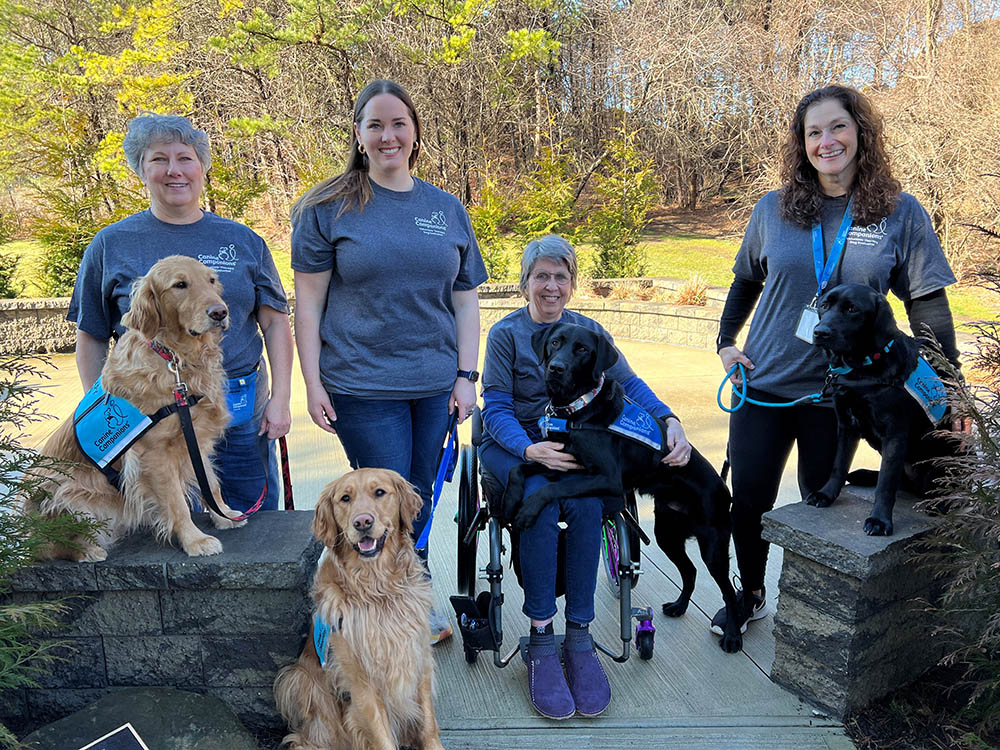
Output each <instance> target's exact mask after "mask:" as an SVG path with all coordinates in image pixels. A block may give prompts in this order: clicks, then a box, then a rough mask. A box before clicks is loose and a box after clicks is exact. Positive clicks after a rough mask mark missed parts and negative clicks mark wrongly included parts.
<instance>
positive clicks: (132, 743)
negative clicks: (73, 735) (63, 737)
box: [80, 724, 149, 750]
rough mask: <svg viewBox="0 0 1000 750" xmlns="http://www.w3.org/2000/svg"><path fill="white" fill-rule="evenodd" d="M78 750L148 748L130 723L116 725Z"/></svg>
mask: <svg viewBox="0 0 1000 750" xmlns="http://www.w3.org/2000/svg"><path fill="white" fill-rule="evenodd" d="M80 750H149V747H147V746H146V743H145V742H143V741H142V739H141V738H140V737H139V735H138V734H137V733H136V731H135V730H134V729H133V728H132V725H131V724H125V725H124V726H121V727H118V728H117V729H116V730H115V731H113V732H109V733H108V734H106V735H104V736H103V737H100V738H98V739H96V740H94V741H93V742H91V743H90V744H89V745H84V746H83V747H81V748H80Z"/></svg>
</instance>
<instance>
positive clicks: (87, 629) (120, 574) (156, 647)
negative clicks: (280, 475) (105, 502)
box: [0, 511, 320, 731]
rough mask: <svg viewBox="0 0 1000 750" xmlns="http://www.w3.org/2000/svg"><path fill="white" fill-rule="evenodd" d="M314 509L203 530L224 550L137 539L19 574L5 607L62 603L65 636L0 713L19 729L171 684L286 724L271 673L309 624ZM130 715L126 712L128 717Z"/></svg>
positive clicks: (202, 522)
mask: <svg viewBox="0 0 1000 750" xmlns="http://www.w3.org/2000/svg"><path fill="white" fill-rule="evenodd" d="M312 517H313V513H312V511H279V512H264V513H260V514H258V515H256V516H253V517H251V518H250V520H249V522H248V523H247V525H246V526H244V527H242V528H239V529H233V530H231V531H218V530H217V529H215V528H214V527H212V526H211V523H210V522H209V520H208V517H207V515H206V514H204V513H200V514H195V522H196V524H197V525H198V527H199V528H201V529H202V530H203V531H206V532H207V533H210V534H213V535H215V536H217V537H218V538H219V540H220V541H221V542H222V545H223V549H224V551H223V553H222V554H221V555H215V556H212V557H188V556H187V555H186V554H185V553H184V552H183V551H181V550H180V549H176V548H173V547H166V546H164V545H162V544H160V543H158V542H156V541H154V540H153V539H152V537H151V536H150V535H149V534H148V533H137V534H134V535H132V536H131V537H129V538H128V539H126V540H124V541H123V542H121V543H120V544H119V545H117V546H115V547H114V548H112V550H111V554H110V555H109V556H108V559H107V560H106V561H104V562H101V563H96V564H95V563H71V562H65V561H54V562H47V563H43V564H39V565H35V566H33V567H31V568H28V569H25V570H23V571H20V572H19V574H18V575H17V577H16V578H15V580H14V581H13V585H12V587H11V593H10V594H9V595H8V596H6V597H5V599H6V600H7V601H14V602H25V601H34V600H39V599H45V600H51V599H65V600H66V603H67V604H68V606H69V612H68V614H67V615H66V616H65V617H64V618H63V625H62V626H61V627H60V628H59V629H58V630H55V631H53V632H51V633H47V634H45V635H46V636H49V637H51V638H53V639H57V640H60V641H63V642H64V643H65V645H64V646H62V647H60V650H59V654H60V656H62V657H63V659H64V660H62V661H58V662H56V663H55V664H54V666H53V668H52V671H51V674H44V675H41V676H39V678H38V682H39V687H37V688H22V689H19V690H8V691H4V692H3V693H0V718H2V719H3V720H4V722H5V723H7V724H8V725H9V726H11V728H14V729H16V730H17V731H24V730H27V729H31V728H34V727H37V726H39V725H41V724H45V723H48V722H51V721H54V720H56V719H59V718H62V717H63V716H66V715H67V714H70V713H73V712H74V711H77V710H79V709H81V708H83V707H84V706H86V705H88V704H89V703H91V702H93V701H95V700H97V699H98V698H100V697H101V696H103V695H105V694H107V693H113V692H115V691H119V690H128V689H130V688H135V687H140V686H141V687H146V686H169V687H175V688H180V689H182V690H189V691H195V692H201V693H207V694H210V695H214V696H216V697H218V698H221V699H222V700H223V701H225V702H226V703H227V704H228V705H229V706H230V707H231V708H232V709H233V711H234V712H235V713H236V714H237V715H238V716H239V717H240V719H241V720H242V721H243V722H244V723H245V724H248V725H250V726H256V727H273V726H281V718H280V716H279V715H278V714H277V712H276V710H275V706H274V698H273V695H272V684H273V682H274V676H275V674H276V673H277V671H278V669H280V668H281V667H282V666H284V665H285V664H288V663H290V662H292V661H294V660H295V659H296V658H297V657H298V655H299V652H300V650H301V648H302V644H303V642H304V638H305V634H306V628H307V625H308V623H309V621H310V616H311V611H312V603H311V600H310V598H309V586H310V584H311V583H312V574H313V570H314V569H315V565H316V560H317V558H318V557H319V552H320V545H319V543H318V542H315V541H314V540H313V539H312ZM127 719H128V717H123V721H125V720H127Z"/></svg>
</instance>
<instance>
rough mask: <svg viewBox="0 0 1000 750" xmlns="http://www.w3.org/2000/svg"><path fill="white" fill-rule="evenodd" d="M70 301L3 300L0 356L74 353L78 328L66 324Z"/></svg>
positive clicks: (1, 303) (1, 307) (0, 311)
mask: <svg viewBox="0 0 1000 750" xmlns="http://www.w3.org/2000/svg"><path fill="white" fill-rule="evenodd" d="M68 307H69V297H52V298H49V299H3V300H0V355H3V354H51V353H53V352H71V351H73V348H74V347H75V346H76V326H75V325H73V324H72V323H70V322H68V321H67V320H66V310H67V308H68Z"/></svg>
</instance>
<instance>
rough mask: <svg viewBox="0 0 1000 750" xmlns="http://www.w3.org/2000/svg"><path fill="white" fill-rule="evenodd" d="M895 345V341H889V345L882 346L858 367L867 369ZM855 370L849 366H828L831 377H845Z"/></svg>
mask: <svg viewBox="0 0 1000 750" xmlns="http://www.w3.org/2000/svg"><path fill="white" fill-rule="evenodd" d="M895 343H896V339H889V343H888V344H886V345H885V346H883V347H882V348H881V349H880V350H879V351H877V352H875V353H874V354H872V355H871V356H868V357H865V358H864V360H863V361H862V362H861V364H860V365H858V367H868V366H869V365H873V364H875V363H876V362H878V361H879V360H880V359H882V355H883V354H888V353H889V350H890V349H892V345H893V344H895ZM854 369H855V368H853V367H851V366H850V365H843V366H841V367H834V366H833V365H830V368H829V371H830V374H831V375H846V374H847V373H849V372H853V371H854Z"/></svg>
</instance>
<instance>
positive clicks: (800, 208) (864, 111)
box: [779, 86, 900, 228]
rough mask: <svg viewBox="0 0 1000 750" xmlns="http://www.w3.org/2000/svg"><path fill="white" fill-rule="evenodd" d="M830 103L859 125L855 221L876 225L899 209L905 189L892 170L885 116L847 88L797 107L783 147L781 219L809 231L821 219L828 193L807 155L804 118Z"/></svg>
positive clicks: (826, 91) (818, 93)
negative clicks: (820, 104)
mask: <svg viewBox="0 0 1000 750" xmlns="http://www.w3.org/2000/svg"><path fill="white" fill-rule="evenodd" d="M826 99H835V100H836V101H838V102H840V104H841V106H843V108H844V109H846V110H847V113H848V114H849V115H850V116H851V117H852V118H853V119H854V122H855V123H857V126H858V154H857V172H856V173H855V177H854V185H853V186H852V187H851V195H852V196H853V197H854V204H853V209H852V210H853V212H854V217H855V221H856V222H857V223H858V224H870V223H872V222H877V221H878V220H879V219H881V218H882V217H884V216H888V215H889V214H891V213H892V211H893V210H894V209H895V208H896V203H897V201H898V200H899V191H900V185H899V181H898V180H896V179H895V178H893V176H892V171H891V170H890V169H889V155H888V153H887V152H886V148H885V139H884V137H883V127H882V116H881V115H880V114H879V113H878V111H877V110H876V109H875V107H873V106H872V103H871V101H870V100H869V99H868V97H867V96H865V95H864V94H862V93H861V92H860V91H856V90H855V89H852V88H850V87H848V86H824V87H823V88H821V89H816V90H815V91H811V92H809V93H808V94H806V95H805V96H804V97H802V101H800V102H799V104H798V106H797V107H796V108H795V114H794V115H793V116H792V121H791V123H789V125H788V135H787V137H786V138H785V142H784V143H783V144H782V146H781V190H780V191H779V204H780V206H781V218H783V219H784V220H785V221H788V222H791V223H793V224H797V225H798V226H800V227H807V228H808V227H811V226H812V225H813V224H815V223H816V222H818V221H819V220H820V208H821V206H822V205H823V191H822V190H821V189H820V184H819V177H818V176H817V174H816V168H815V167H813V165H812V164H810V163H809V157H808V155H807V154H806V147H805V119H806V111H807V110H808V109H809V108H810V107H811V106H812V105H814V104H816V103H817V102H821V101H824V100H826Z"/></svg>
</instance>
